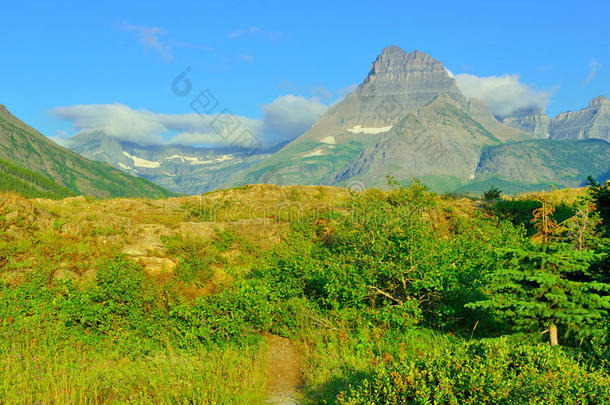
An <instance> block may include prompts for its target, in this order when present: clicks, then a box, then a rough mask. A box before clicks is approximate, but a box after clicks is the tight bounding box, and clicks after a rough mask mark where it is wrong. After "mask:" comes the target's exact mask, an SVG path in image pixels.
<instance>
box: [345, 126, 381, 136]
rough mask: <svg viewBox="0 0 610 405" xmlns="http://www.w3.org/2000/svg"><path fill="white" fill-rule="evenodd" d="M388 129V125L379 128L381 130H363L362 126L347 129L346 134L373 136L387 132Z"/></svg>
mask: <svg viewBox="0 0 610 405" xmlns="http://www.w3.org/2000/svg"><path fill="white" fill-rule="evenodd" d="M390 129H392V126H391V125H389V126H387V127H381V128H364V127H362V125H356V126H355V127H353V128H350V129H348V132H351V133H352V134H368V135H374V134H382V133H384V132H388V131H389V130H390Z"/></svg>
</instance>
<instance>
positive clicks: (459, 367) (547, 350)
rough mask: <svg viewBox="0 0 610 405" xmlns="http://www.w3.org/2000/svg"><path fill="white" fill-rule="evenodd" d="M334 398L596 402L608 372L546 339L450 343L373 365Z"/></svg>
mask: <svg viewBox="0 0 610 405" xmlns="http://www.w3.org/2000/svg"><path fill="white" fill-rule="evenodd" d="M337 401H338V403H339V404H344V405H356V404H388V405H391V404H526V403H549V404H559V403H570V404H575V403H577V404H602V403H608V402H609V401H610V376H609V375H608V373H607V372H606V371H604V370H599V369H594V368H591V367H589V366H587V365H586V364H583V363H579V361H577V360H575V359H573V358H571V357H570V356H568V355H566V354H564V353H563V352H561V351H559V350H555V349H553V348H551V347H549V346H547V345H541V346H517V347H513V346H511V345H509V344H508V343H507V342H506V341H505V340H498V341H489V342H474V343H463V344H455V345H453V346H450V347H449V348H447V349H445V350H442V351H440V352H438V353H437V352H430V353H426V354H424V355H422V356H421V357H419V358H417V359H415V360H407V361H403V362H391V363H389V364H384V365H381V366H379V367H378V369H377V370H376V371H375V373H374V374H373V375H372V376H370V377H369V378H367V379H366V380H364V381H363V382H362V383H361V384H360V385H358V386H356V387H352V388H351V389H350V390H347V391H344V392H342V393H340V394H339V395H338V396H337Z"/></svg>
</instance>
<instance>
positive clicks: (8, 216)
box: [4, 211, 19, 222]
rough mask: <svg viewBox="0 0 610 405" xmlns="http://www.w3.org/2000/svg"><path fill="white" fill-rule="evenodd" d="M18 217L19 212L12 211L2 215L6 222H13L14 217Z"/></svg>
mask: <svg viewBox="0 0 610 405" xmlns="http://www.w3.org/2000/svg"><path fill="white" fill-rule="evenodd" d="M17 218H19V212H17V211H12V212H9V213H8V214H6V215H5V216H4V219H5V220H6V222H13V221H14V220H15V219H17Z"/></svg>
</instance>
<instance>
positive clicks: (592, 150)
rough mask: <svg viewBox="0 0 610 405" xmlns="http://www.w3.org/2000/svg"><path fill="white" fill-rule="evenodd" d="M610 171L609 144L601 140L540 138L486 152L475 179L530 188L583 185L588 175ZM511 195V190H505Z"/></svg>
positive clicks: (605, 173)
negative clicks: (492, 178)
mask: <svg viewBox="0 0 610 405" xmlns="http://www.w3.org/2000/svg"><path fill="white" fill-rule="evenodd" d="M609 172H610V144H609V143H607V142H605V141H603V140H600V139H589V140H583V141H578V140H563V141H557V140H551V139H538V140H533V141H526V142H518V143H512V144H506V145H498V146H494V147H490V148H488V149H486V150H485V152H484V153H483V155H482V157H481V161H480V162H479V165H478V167H477V170H476V179H479V180H483V179H485V178H487V177H496V178H500V179H503V180H504V181H507V182H514V183H516V184H519V183H521V184H530V185H536V184H539V185H543V186H542V187H541V188H544V184H547V185H550V184H555V185H560V186H563V187H579V186H582V184H583V183H584V181H585V180H586V178H587V176H593V177H595V178H600V177H603V176H604V175H607V173H609ZM504 191H505V192H509V190H504Z"/></svg>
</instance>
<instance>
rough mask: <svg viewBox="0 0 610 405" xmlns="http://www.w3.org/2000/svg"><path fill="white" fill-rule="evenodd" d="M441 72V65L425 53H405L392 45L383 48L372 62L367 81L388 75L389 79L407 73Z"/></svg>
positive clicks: (415, 51) (416, 51)
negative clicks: (374, 77) (373, 77)
mask: <svg viewBox="0 0 610 405" xmlns="http://www.w3.org/2000/svg"><path fill="white" fill-rule="evenodd" d="M443 70H444V68H443V64H442V63H441V62H439V61H438V60H436V59H434V58H433V57H432V56H430V55H428V54H427V53H425V52H420V51H418V50H417V49H416V50H414V51H413V52H410V53H407V52H405V51H404V50H403V49H401V48H399V47H398V46H395V45H392V46H389V47H387V48H385V49H384V50H383V51H382V52H381V55H379V56H378V57H377V59H376V60H375V62H373V65H372V66H371V70H370V71H369V74H368V76H367V79H369V78H371V77H372V76H384V75H388V76H390V78H391V77H396V76H397V75H405V74H408V73H409V72H439V71H443Z"/></svg>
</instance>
